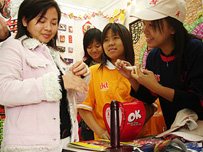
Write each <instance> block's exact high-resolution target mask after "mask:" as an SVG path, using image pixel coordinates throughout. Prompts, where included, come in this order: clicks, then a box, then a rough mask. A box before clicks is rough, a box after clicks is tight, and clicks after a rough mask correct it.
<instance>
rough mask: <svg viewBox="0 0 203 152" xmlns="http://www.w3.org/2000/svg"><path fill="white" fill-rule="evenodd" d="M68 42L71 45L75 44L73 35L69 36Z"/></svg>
mask: <svg viewBox="0 0 203 152" xmlns="http://www.w3.org/2000/svg"><path fill="white" fill-rule="evenodd" d="M68 42H69V43H73V37H72V35H69V36H68Z"/></svg>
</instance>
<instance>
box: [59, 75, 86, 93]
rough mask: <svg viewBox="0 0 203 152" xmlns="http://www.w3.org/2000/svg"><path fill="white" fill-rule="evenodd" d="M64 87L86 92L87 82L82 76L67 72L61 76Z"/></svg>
mask: <svg viewBox="0 0 203 152" xmlns="http://www.w3.org/2000/svg"><path fill="white" fill-rule="evenodd" d="M62 78H63V83H64V88H65V89H66V90H68V89H74V90H76V91H79V92H82V93H87V92H88V84H87V83H86V82H85V80H83V79H82V78H80V77H78V76H76V75H74V74H73V73H68V74H66V75H63V76H62Z"/></svg>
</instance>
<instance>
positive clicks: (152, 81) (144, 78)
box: [131, 67, 160, 91]
mask: <svg viewBox="0 0 203 152" xmlns="http://www.w3.org/2000/svg"><path fill="white" fill-rule="evenodd" d="M131 76H132V77H133V78H134V79H136V80H137V81H138V82H139V83H140V84H142V85H143V86H145V87H146V88H148V89H149V90H151V91H153V89H154V88H155V87H156V86H158V85H160V84H159V83H158V81H157V79H156V77H155V75H154V73H153V72H152V71H149V70H143V69H140V67H137V68H136V70H135V69H134V70H132V72H131Z"/></svg>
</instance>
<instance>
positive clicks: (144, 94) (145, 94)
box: [130, 85, 158, 104]
mask: <svg viewBox="0 0 203 152" xmlns="http://www.w3.org/2000/svg"><path fill="white" fill-rule="evenodd" d="M130 95H131V96H132V97H135V98H136V99H138V100H140V101H142V102H145V103H148V104H152V103H153V102H155V100H156V99H157V97H158V96H157V95H156V94H153V93H152V92H150V91H149V90H148V89H147V88H145V87H144V86H142V85H140V87H139V89H138V91H137V92H135V91H134V89H133V88H132V87H131V92H130Z"/></svg>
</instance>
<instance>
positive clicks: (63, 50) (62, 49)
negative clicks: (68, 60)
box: [57, 46, 66, 52]
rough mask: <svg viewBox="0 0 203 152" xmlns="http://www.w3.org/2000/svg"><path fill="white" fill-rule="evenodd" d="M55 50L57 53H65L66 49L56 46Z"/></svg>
mask: <svg viewBox="0 0 203 152" xmlns="http://www.w3.org/2000/svg"><path fill="white" fill-rule="evenodd" d="M57 50H58V51H59V52H65V51H66V48H65V47H64V46H57Z"/></svg>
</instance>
